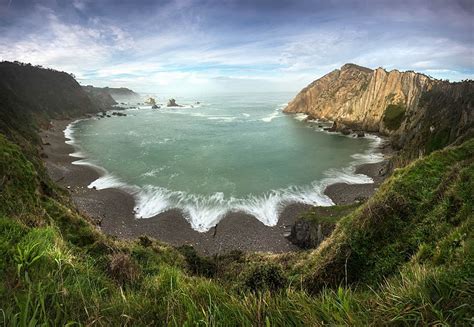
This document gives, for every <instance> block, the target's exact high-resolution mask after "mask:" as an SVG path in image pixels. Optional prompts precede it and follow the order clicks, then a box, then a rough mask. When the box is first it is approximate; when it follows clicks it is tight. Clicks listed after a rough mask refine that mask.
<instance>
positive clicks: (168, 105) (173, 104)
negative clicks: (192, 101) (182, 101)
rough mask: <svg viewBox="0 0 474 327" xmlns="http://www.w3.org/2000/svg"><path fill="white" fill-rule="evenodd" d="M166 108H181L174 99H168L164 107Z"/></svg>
mask: <svg viewBox="0 0 474 327" xmlns="http://www.w3.org/2000/svg"><path fill="white" fill-rule="evenodd" d="M166 106H167V107H182V106H180V105H179V104H177V103H176V100H175V99H169V100H168V104H167V105H166Z"/></svg>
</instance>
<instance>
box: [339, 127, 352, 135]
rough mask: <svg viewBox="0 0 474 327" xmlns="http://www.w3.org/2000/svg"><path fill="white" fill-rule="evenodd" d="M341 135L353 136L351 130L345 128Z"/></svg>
mask: <svg viewBox="0 0 474 327" xmlns="http://www.w3.org/2000/svg"><path fill="white" fill-rule="evenodd" d="M341 134H342V135H349V134H351V130H350V129H349V128H343V129H342V130H341Z"/></svg>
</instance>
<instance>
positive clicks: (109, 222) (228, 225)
mask: <svg viewBox="0 0 474 327" xmlns="http://www.w3.org/2000/svg"><path fill="white" fill-rule="evenodd" d="M76 120H77V119H69V120H55V121H53V122H52V124H51V126H50V128H48V129H46V130H41V131H40V136H41V138H42V140H43V155H42V156H43V157H44V158H43V161H44V163H45V166H46V168H47V171H48V174H49V176H50V177H51V179H52V180H53V181H54V182H55V183H57V184H58V185H60V186H62V187H64V188H65V189H67V190H68V191H69V192H70V194H71V198H72V200H73V202H74V203H75V205H76V207H77V208H78V210H79V211H80V212H81V213H82V214H85V215H87V216H89V217H91V218H92V219H93V220H94V221H96V222H97V225H98V226H99V228H100V229H101V230H102V231H103V232H104V233H106V234H109V235H112V236H116V237H119V238H124V239H134V238H137V237H139V236H141V235H147V236H149V237H152V238H155V239H157V240H159V241H162V242H165V243H169V244H171V245H173V246H181V245H192V246H193V247H194V248H195V249H196V250H197V251H198V252H199V253H200V254H203V255H214V254H220V253H225V252H229V251H232V250H241V251H253V252H274V253H282V252H288V251H295V250H299V248H298V247H296V246H295V245H293V244H292V243H291V242H290V241H288V240H287V239H286V236H287V235H288V234H289V232H290V231H291V227H292V225H293V224H294V222H295V221H296V220H297V219H298V217H299V216H300V215H301V214H302V213H303V212H306V211H307V210H309V209H310V208H311V207H312V206H311V205H307V204H303V203H292V204H288V205H286V206H285V207H284V209H283V210H282V212H281V213H280V216H279V220H278V223H277V225H276V226H273V227H270V226H266V225H264V224H263V223H262V222H260V221H259V220H257V219H256V218H255V217H253V216H252V215H249V214H247V213H244V212H228V213H227V214H226V215H225V216H224V218H223V219H222V220H221V221H220V222H219V223H218V224H217V225H216V226H215V227H212V228H211V229H210V230H209V231H207V232H204V233H202V232H198V231H196V230H194V229H192V228H191V225H190V223H189V222H188V221H187V220H186V219H185V218H184V216H183V214H182V212H181V210H179V209H171V210H168V211H165V212H162V213H160V214H158V215H156V216H154V217H151V218H143V219H137V218H135V216H134V211H133V210H134V206H135V199H134V197H133V195H131V194H129V193H127V192H125V191H124V190H121V189H117V188H108V189H102V190H95V189H89V188H88V187H87V186H88V185H89V184H90V183H91V182H93V181H94V180H96V179H97V178H99V177H101V173H100V172H99V171H98V170H97V169H95V168H93V167H91V166H89V165H77V164H73V162H74V161H77V160H80V158H77V157H72V156H70V154H71V153H74V152H75V151H76V149H75V148H74V146H73V145H71V144H68V143H66V141H67V139H66V137H65V135H64V130H65V128H66V127H67V126H68V125H69V124H70V123H71V122H73V121H76ZM384 150H386V151H384ZM381 151H382V153H384V152H385V153H384V154H387V151H390V149H388V148H381ZM386 162H387V159H384V160H383V161H381V162H378V163H368V164H362V165H359V166H357V167H356V173H362V174H364V175H367V176H369V177H371V178H372V179H373V180H374V183H371V184H346V183H335V184H331V185H329V186H327V187H326V189H325V191H324V194H325V195H327V196H329V197H330V198H331V200H332V201H333V202H334V203H335V204H336V205H338V204H348V203H352V202H354V201H360V200H363V199H365V198H368V197H370V196H371V195H372V194H373V193H374V192H375V191H376V190H377V188H378V186H379V185H380V184H381V183H382V182H383V180H384V179H385V177H386V176H383V175H381V174H380V172H381V171H384V170H385V167H386Z"/></svg>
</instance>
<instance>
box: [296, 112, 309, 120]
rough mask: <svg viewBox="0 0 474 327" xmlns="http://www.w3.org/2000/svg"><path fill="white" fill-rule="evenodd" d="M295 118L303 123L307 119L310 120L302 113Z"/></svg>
mask: <svg viewBox="0 0 474 327" xmlns="http://www.w3.org/2000/svg"><path fill="white" fill-rule="evenodd" d="M294 118H295V119H296V120H299V121H303V120H305V119H306V118H308V115H306V114H302V113H298V114H296V115H294Z"/></svg>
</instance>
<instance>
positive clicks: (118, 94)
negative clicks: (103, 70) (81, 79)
mask: <svg viewBox="0 0 474 327" xmlns="http://www.w3.org/2000/svg"><path fill="white" fill-rule="evenodd" d="M83 88H84V89H85V90H86V91H92V92H94V93H96V94H102V95H104V96H105V95H107V96H108V97H110V98H111V99H112V100H114V101H116V102H122V103H123V102H128V103H138V102H140V101H142V99H141V96H140V95H139V94H138V93H135V92H134V91H132V90H130V89H127V88H126V87H95V86H92V85H87V86H83Z"/></svg>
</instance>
